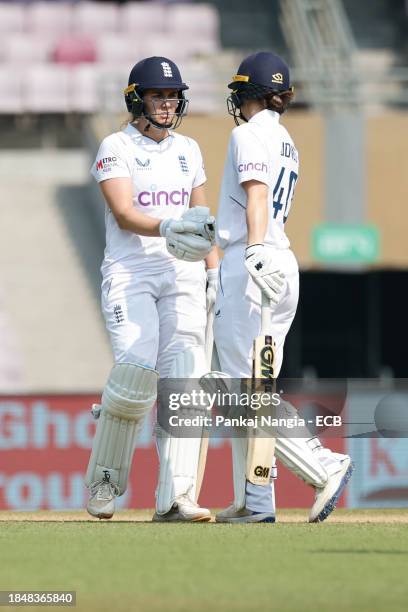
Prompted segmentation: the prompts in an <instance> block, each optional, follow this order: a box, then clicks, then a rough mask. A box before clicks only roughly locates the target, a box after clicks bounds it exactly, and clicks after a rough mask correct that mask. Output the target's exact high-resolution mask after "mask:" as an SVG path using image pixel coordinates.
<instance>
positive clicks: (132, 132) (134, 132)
mask: <svg viewBox="0 0 408 612" xmlns="http://www.w3.org/2000/svg"><path fill="white" fill-rule="evenodd" d="M123 131H124V132H125V134H128V135H129V136H130V137H131V138H134V139H135V140H136V139H137V140H139V139H141V140H143V141H145V142H147V143H150V144H151V143H152V142H153V143H156V144H158V145H159V144H161V143H162V142H164V141H165V140H167V139H168V138H174V134H173V133H172V132H171V131H169V134H168V136H166V138H163V139H162V140H159V142H158V141H157V140H154V138H149V136H146V135H145V134H142V132H139V130H138V129H137V128H135V127H134V126H133V125H132V124H131V123H128V124H127V126H126V127H125V129H124V130H123Z"/></svg>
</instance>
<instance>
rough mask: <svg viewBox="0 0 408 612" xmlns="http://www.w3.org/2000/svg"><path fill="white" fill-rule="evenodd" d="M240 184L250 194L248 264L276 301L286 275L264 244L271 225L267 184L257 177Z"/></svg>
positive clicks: (256, 278)
mask: <svg viewBox="0 0 408 612" xmlns="http://www.w3.org/2000/svg"><path fill="white" fill-rule="evenodd" d="M241 184H242V187H243V189H244V191H245V193H246V196H247V210H246V222H247V228H248V246H247V248H246V249H245V266H246V268H247V270H248V272H249V274H250V275H251V276H252V279H253V280H254V282H255V283H256V284H257V285H258V286H259V287H260V289H261V290H262V292H263V293H264V294H265V295H266V296H267V297H268V298H269V299H270V300H272V301H273V302H275V304H277V303H278V301H279V294H280V293H281V292H282V289H283V285H284V278H285V277H284V275H283V274H282V272H281V271H280V270H279V268H278V266H277V265H276V263H275V262H274V261H273V256H272V254H271V253H270V252H269V250H267V249H266V247H265V245H264V240H265V234H266V229H267V227H268V186H267V185H266V184H265V183H262V182H261V181H257V180H255V179H253V180H249V181H245V182H243V183H241Z"/></svg>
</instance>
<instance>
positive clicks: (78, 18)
mask: <svg viewBox="0 0 408 612" xmlns="http://www.w3.org/2000/svg"><path fill="white" fill-rule="evenodd" d="M118 25H119V7H118V5H117V4H115V3H114V2H104V3H103V4H102V3H100V2H79V3H78V4H76V5H75V6H74V8H73V20H72V27H73V30H74V31H75V32H84V33H86V34H88V35H89V34H90V33H92V34H99V33H101V32H116V31H117V29H118Z"/></svg>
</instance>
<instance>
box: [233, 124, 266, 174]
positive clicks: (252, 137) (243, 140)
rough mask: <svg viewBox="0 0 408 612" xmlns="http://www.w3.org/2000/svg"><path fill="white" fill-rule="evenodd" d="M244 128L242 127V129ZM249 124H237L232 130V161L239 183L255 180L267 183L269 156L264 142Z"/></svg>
mask: <svg viewBox="0 0 408 612" xmlns="http://www.w3.org/2000/svg"><path fill="white" fill-rule="evenodd" d="M242 128H244V129H242ZM248 128H249V126H247V125H243V126H239V127H238V128H236V129H235V130H233V132H232V136H231V149H232V150H231V153H232V163H233V166H234V168H235V171H236V173H237V177H238V182H239V184H241V183H244V182H245V181H251V180H256V181H260V182H261V183H265V184H266V185H268V184H269V169H270V168H269V166H270V161H269V156H268V151H267V148H266V146H265V144H264V143H263V142H262V140H261V138H260V137H259V136H258V135H257V134H255V133H254V132H253V131H252V130H251V129H248Z"/></svg>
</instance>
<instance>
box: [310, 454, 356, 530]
mask: <svg viewBox="0 0 408 612" xmlns="http://www.w3.org/2000/svg"><path fill="white" fill-rule="evenodd" d="M353 471H354V463H353V462H352V461H351V458H350V457H349V456H347V455H346V457H345V459H343V461H342V468H341V470H340V471H339V472H336V474H332V475H331V476H330V477H329V479H328V481H327V484H326V486H325V487H324V488H323V489H317V488H316V497H315V502H314V504H313V506H312V509H311V510H310V514H309V523H321V522H322V521H324V520H325V519H327V517H328V516H329V514H331V513H332V512H333V510H334V509H335V508H336V505H337V502H338V501H339V498H340V496H341V494H342V493H343V491H344V488H345V486H346V484H347V483H348V481H349V480H350V478H351V475H352V473H353Z"/></svg>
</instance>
